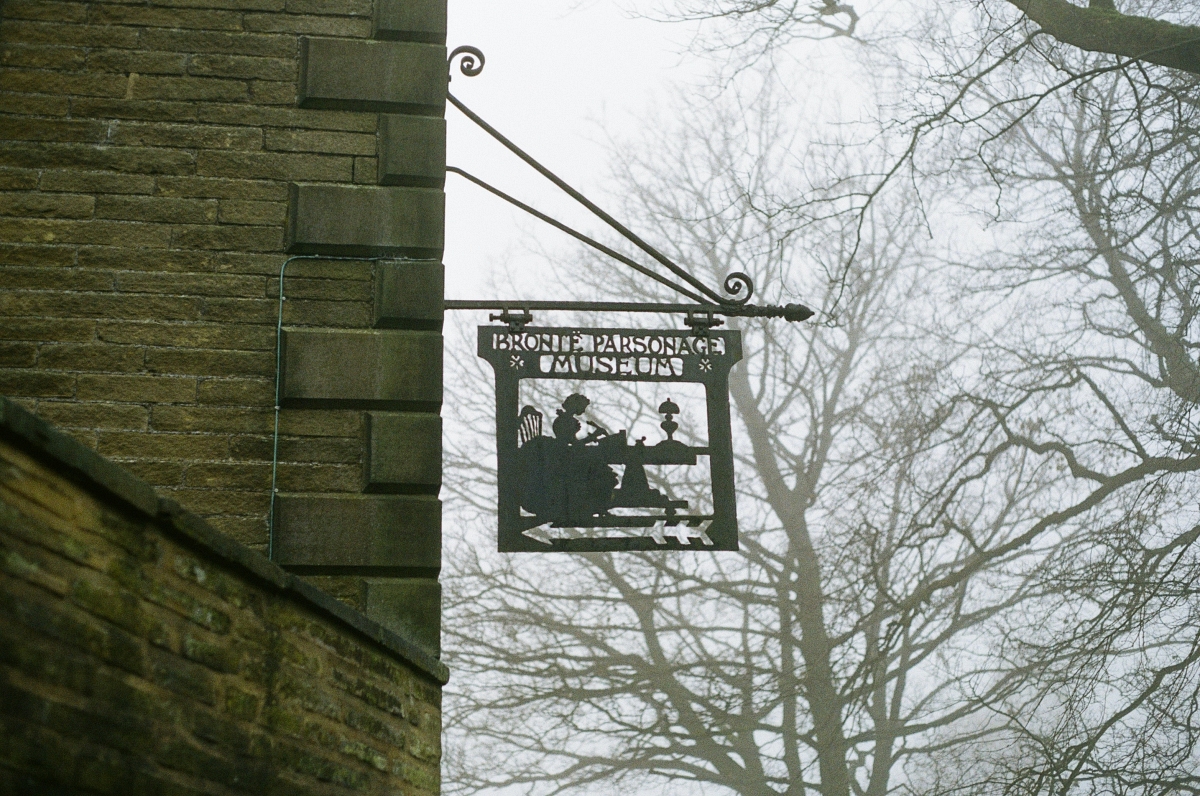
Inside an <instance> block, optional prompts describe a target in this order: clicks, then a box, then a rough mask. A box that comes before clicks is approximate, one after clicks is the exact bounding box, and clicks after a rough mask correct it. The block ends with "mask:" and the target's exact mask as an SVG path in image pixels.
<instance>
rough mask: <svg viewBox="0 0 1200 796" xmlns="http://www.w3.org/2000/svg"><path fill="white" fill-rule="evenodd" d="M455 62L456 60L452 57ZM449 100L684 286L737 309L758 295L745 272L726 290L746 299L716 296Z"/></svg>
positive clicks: (728, 281) (730, 281)
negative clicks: (685, 283) (662, 266)
mask: <svg viewBox="0 0 1200 796" xmlns="http://www.w3.org/2000/svg"><path fill="white" fill-rule="evenodd" d="M451 58H453V56H451ZM481 68H482V65H481ZM446 99H448V100H449V101H450V104H452V105H453V106H454V107H456V108H458V109H459V110H460V111H462V112H463V114H464V115H465V116H466V117H467V118H468V119H470V120H471V121H473V122H475V124H477V125H478V126H479V127H480V128H482V129H483V130H484V132H486V133H487V134H488V135H490V136H491V137H492V138H495V139H496V140H497V141H499V142H500V143H501V144H503V145H504V146H505V147H506V148H507V149H508V150H509V151H510V152H512V153H513V154H514V155H516V156H517V157H519V158H520V159H521V160H523V161H525V163H526V164H528V165H529V166H531V167H532V168H533V169H534V170H536V171H537V172H538V173H539V174H541V175H542V176H543V177H545V178H546V179H548V180H550V182H552V183H554V184H555V185H557V186H558V187H559V188H560V189H561V190H562V191H564V192H565V193H566V194H567V195H568V196H570V197H571V198H572V199H574V200H575V201H577V202H579V203H580V204H581V205H583V206H584V207H586V208H587V209H588V210H590V211H592V213H593V214H595V215H596V216H597V217H599V218H600V219H601V220H602V221H604V223H606V224H608V225H609V226H610V227H612V228H613V229H615V230H616V231H617V232H619V233H621V235H622V236H624V237H625V238H626V239H627V240H629V241H631V242H632V243H633V244H634V245H635V246H637V247H638V248H639V249H641V250H642V251H644V252H645V253H646V254H649V255H650V256H651V257H653V258H654V259H655V260H657V261H658V262H659V263H661V264H662V265H664V266H666V268H667V269H668V270H670V271H671V273H673V274H675V275H676V276H677V277H679V278H680V279H682V280H683V281H684V282H687V283H688V284H689V285H691V286H692V287H693V288H695V289H696V290H698V291H700V292H701V293H702V294H703V295H705V296H707V297H708V298H710V299H712V300H713V301H716V302H718V303H720V304H721V305H723V306H736V305H738V304H741V303H745V302H746V301H747V300H748V299H749V298H750V296H751V295H752V294H753V293H754V283H753V281H751V279H750V277H749V276H747V275H746V274H743V273H741V272H736V273H732V274H730V275H729V276H727V277H726V278H725V285H724V287H725V290H726V291H728V292H729V293H732V294H734V295H737V294H739V293H741V292H742V291H743V290H745V291H746V295H745V296H742V297H741V298H729V297H726V296H722V295H720V294H719V293H716V292H714V291H713V290H711V289H710V288H709V287H708V285H705V284H704V283H703V282H701V281H700V280H699V279H697V278H696V277H694V276H692V275H691V274H690V273H688V272H687V270H686V269H684V268H682V267H680V266H678V265H676V264H675V263H674V262H673V261H672V260H671V259H670V258H668V257H667V256H666V255H665V254H663V253H662V252H660V251H659V250H658V249H656V248H654V247H653V246H651V245H650V244H649V243H647V242H646V241H644V240H642V239H641V238H640V237H638V236H637V235H636V234H634V232H633V230H631V229H629V228H628V227H626V226H625V225H624V224H622V223H621V222H620V221H617V220H616V219H615V218H613V217H612V216H610V215H609V214H608V213H606V212H604V211H603V210H601V209H600V207H599V206H598V205H597V204H596V203H595V202H593V201H592V200H590V199H588V198H587V197H586V196H584V195H583V194H581V193H580V192H579V191H577V190H575V189H574V188H572V187H571V186H570V185H568V184H567V183H566V182H565V181H564V180H562V179H561V178H560V177H559V176H558V175H557V174H555V173H554V172H552V171H550V169H548V168H546V167H545V166H543V165H542V164H541V163H539V162H538V161H537V160H536V159H535V158H534V157H533V156H532V155H530V154H529V153H527V152H526V151H525V150H523V149H521V148H520V147H519V146H517V145H516V144H514V143H513V142H512V141H510V140H509V139H508V138H507V137H505V135H504V134H503V133H501V132H500V131H499V130H497V129H496V128H495V127H492V126H491V125H490V124H488V123H487V122H485V121H484V120H483V119H482V118H481V117H480V116H479V115H478V114H476V113H475V112H474V111H472V110H471V109H470V108H468V107H467V106H466V105H464V104H463V103H462V102H461V101H460V100H459V99H458V98H457V97H455V96H454V95H453V94H451V93H449V92H447V93H446Z"/></svg>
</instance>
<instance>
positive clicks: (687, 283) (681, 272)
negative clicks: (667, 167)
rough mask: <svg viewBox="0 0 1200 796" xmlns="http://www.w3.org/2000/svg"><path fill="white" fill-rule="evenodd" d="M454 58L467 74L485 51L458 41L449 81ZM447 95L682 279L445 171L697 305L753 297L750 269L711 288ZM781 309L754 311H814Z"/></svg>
mask: <svg viewBox="0 0 1200 796" xmlns="http://www.w3.org/2000/svg"><path fill="white" fill-rule="evenodd" d="M455 59H458V61H459V71H460V72H461V73H462V74H463V75H465V76H467V77H474V76H476V75H478V74H480V73H481V72H482V71H483V66H484V63H485V62H486V59H485V58H484V55H483V52H482V51H481V50H479V49H478V48H477V47H471V46H469V45H464V46H461V47H456V48H455V49H454V50H453V51H452V52H451V53H450V57H449V58H448V59H447V63H446V69H447V80H448V81H449V79H450V76H451V73H452V72H453V68H454V62H455ZM446 98H447V99H448V100H449V102H450V104H452V105H454V107H456V108H458V109H459V110H460V111H461V112H462V113H463V115H464V116H466V117H467V118H468V119H470V120H471V121H472V122H474V123H475V124H476V125H477V126H479V127H480V128H481V129H482V130H483V131H484V132H486V133H487V134H488V135H490V136H492V138H494V139H495V140H496V141H498V142H499V143H500V144H502V145H503V146H504V147H505V148H507V149H508V150H509V151H510V152H512V153H513V154H514V155H516V156H517V157H518V158H520V159H521V160H523V161H524V162H525V163H526V164H528V165H529V166H530V167H532V168H533V169H534V170H535V171H537V172H538V173H539V174H541V175H542V176H543V177H545V178H546V179H548V180H550V182H552V183H554V185H556V186H557V187H558V188H559V189H560V190H562V191H563V192H564V193H566V194H567V195H568V196H570V197H571V198H572V199H574V200H575V201H577V202H579V203H580V204H582V205H583V206H584V207H586V208H587V209H588V210H589V211H590V212H591V213H592V214H593V215H595V216H596V217H597V218H599V219H601V220H602V221H604V223H606V224H608V225H609V226H610V227H612V228H613V229H614V230H616V231H617V232H618V233H619V234H620V235H621V236H622V237H624V238H625V239H626V240H628V241H629V242H631V243H632V244H633V245H634V246H636V247H637V248H639V249H641V250H642V251H643V252H645V253H646V254H648V255H649V256H650V257H651V258H653V259H654V260H655V261H657V262H658V263H659V264H660V265H662V266H664V267H665V268H666V269H667V270H668V271H670V272H671V274H673V275H674V277H675V278H677V279H679V280H681V281H682V282H683V284H680V283H679V282H676V281H675V280H674V279H672V278H670V277H667V276H664V275H663V274H660V273H657V272H655V271H653V270H652V269H650V268H647V267H646V266H644V265H642V264H641V263H638V262H636V261H635V260H632V259H630V258H629V257H626V256H625V255H623V254H621V253H619V252H616V251H614V250H613V249H611V248H609V247H607V246H605V245H604V244H602V243H600V242H599V241H596V240H594V239H592V238H590V237H588V236H587V235H584V234H583V233H581V232H578V231H576V230H574V229H572V228H571V227H569V226H567V225H566V224H563V223H562V222H560V221H557V220H556V219H553V218H551V217H550V216H547V215H546V214H544V213H541V212H539V211H537V210H535V209H534V208H532V207H530V206H529V205H527V204H525V203H523V202H521V201H520V200H518V199H515V198H514V197H512V196H510V195H508V194H507V193H505V192H503V191H501V190H499V189H498V188H495V187H494V186H492V185H489V184H488V183H486V182H484V181H483V180H481V179H479V178H478V177H475V176H474V175H471V174H469V173H467V172H466V171H463V170H462V169H459V168H456V167H453V166H448V167H447V168H446V171H447V172H448V173H450V174H457V175H459V176H461V177H463V178H464V179H467V180H469V181H470V182H472V183H474V184H476V185H478V186H480V187H482V188H484V189H485V190H487V191H489V192H490V193H492V194H494V195H496V196H498V197H500V198H501V199H503V200H505V201H506V202H509V203H511V204H513V205H514V206H516V207H518V208H520V209H521V210H523V211H525V212H527V213H529V214H531V215H533V216H534V217H536V218H538V219H540V220H542V221H544V222H546V223H548V224H550V225H552V226H554V227H555V228H557V229H560V230H562V231H564V232H566V233H567V234H569V235H572V236H573V237H575V238H576V239H578V240H580V241H582V242H584V243H586V244H587V245H589V246H591V247H593V248H595V249H596V250H598V251H600V252H603V253H604V254H606V255H608V256H609V257H611V258H613V259H615V260H617V261H618V262H620V263H623V264H624V265H627V266H629V267H631V268H633V269H634V270H636V271H638V272H639V273H641V274H643V275H646V276H648V277H650V278H652V279H654V280H655V281H657V282H659V283H660V284H663V285H665V286H667V287H670V288H671V289H672V290H674V291H676V292H677V293H679V294H680V295H683V296H686V297H687V298H689V299H692V300H693V301H696V302H697V303H698V304H700V305H701V306H705V307H707V305H709V304H710V303H711V304H712V305H713V306H714V308H720V309H723V310H724V309H735V308H739V307H746V306H749V301H750V298H751V296H753V295H754V281H753V280H752V279H751V278H750V276H749V275H748V274H745V273H742V272H740V271H736V272H733V273H730V274H728V275H727V276H726V277H725V279H724V280H723V282H722V289H723V290H724V295H723V294H721V293H718V292H717V291H715V290H713V289H711V288H710V287H708V285H706V284H704V283H703V282H702V281H700V280H699V279H697V278H696V277H695V276H693V275H692V274H691V273H689V272H688V271H687V269H685V268H683V267H682V266H680V265H679V264H677V263H675V262H674V261H673V260H671V259H670V258H669V257H667V256H666V255H664V254H663V253H662V252H660V251H659V250H658V249H657V248H655V247H654V246H652V245H650V244H649V243H647V242H646V241H644V240H642V238H641V237H639V236H638V235H637V234H635V233H634V232H633V231H632V230H630V229H629V228H628V227H626V226H625V225H624V224H622V223H621V222H619V221H617V220H616V219H615V218H613V217H612V216H611V215H609V214H608V213H606V212H605V211H604V210H602V209H601V208H600V207H599V206H598V205H597V204H596V203H595V202H592V201H591V200H590V199H588V198H587V197H586V196H584V195H583V194H581V193H580V192H579V191H577V190H575V189H574V188H573V187H571V186H570V185H568V184H567V183H566V182H565V181H564V180H563V179H562V178H560V177H559V176H558V175H557V174H555V173H554V172H552V171H550V169H548V168H546V167H545V166H544V165H542V164H541V163H540V162H539V161H538V160H536V159H535V158H534V157H532V156H531V155H529V154H528V153H527V152H525V150H523V149H521V148H520V147H519V146H517V145H516V144H515V143H513V142H512V141H511V140H509V139H508V138H507V137H505V136H504V135H503V134H502V133H500V131H498V130H497V129H496V128H494V127H492V126H491V125H490V124H488V123H487V122H486V121H484V119H483V118H482V117H480V116H479V114H477V113H475V112H474V111H472V110H471V109H470V108H468V107H467V106H466V105H465V104H463V102H462V101H460V100H459V99H458V98H457V97H455V96H454V95H453V94H450V93H449V92H447V94H446ZM760 309H763V310H766V309H774V308H767V307H762V308H760ZM779 309H780V310H781V312H780V314H779V315H774V314H765V313H764V314H759V315H758V317H784V318H786V319H787V320H803V319H804V318H807V317H811V316H812V314H813V313H812V311H811V310H809V309H808V308H807V307H801V306H800V305H788V306H787V307H784V308H779ZM805 313H807V314H805ZM801 315H803V318H802V317H799V316H801Z"/></svg>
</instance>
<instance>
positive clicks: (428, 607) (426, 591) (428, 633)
mask: <svg viewBox="0 0 1200 796" xmlns="http://www.w3.org/2000/svg"><path fill="white" fill-rule="evenodd" d="M364 590H365V592H366V594H365V599H364V600H363V602H364V603H365V610H364V613H365V614H366V615H367V618H369V619H373V620H375V621H376V622H378V623H379V624H381V625H383V626H384V627H386V628H388V629H390V630H392V631H394V632H397V633H403V634H405V635H406V636H408V637H409V638H411V639H412V640H413V641H415V642H417V643H418V644H420V645H422V646H423V647H426V648H428V649H429V651H431V652H432V653H433V654H434V655H435V656H437V657H441V654H442V587H441V585H440V584H438V582H437V581H436V580H426V579H422V578H396V579H388V580H375V579H369V580H367V581H366V584H365V589H364Z"/></svg>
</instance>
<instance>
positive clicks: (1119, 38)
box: [672, 0, 1200, 75]
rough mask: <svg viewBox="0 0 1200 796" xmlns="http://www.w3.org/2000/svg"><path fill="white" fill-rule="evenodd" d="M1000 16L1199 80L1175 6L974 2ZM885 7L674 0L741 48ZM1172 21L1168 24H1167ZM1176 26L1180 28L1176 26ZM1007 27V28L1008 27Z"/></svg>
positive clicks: (1198, 29) (1193, 33)
mask: <svg viewBox="0 0 1200 796" xmlns="http://www.w3.org/2000/svg"><path fill="white" fill-rule="evenodd" d="M975 2H976V4H977V5H979V6H980V7H981V8H984V9H987V10H988V11H989V12H991V13H997V14H999V10H1000V9H1002V8H1004V7H1005V6H1007V8H1008V10H1011V11H1014V12H1016V16H1017V17H1018V18H1019V19H1020V20H1021V21H1022V22H1023V23H1024V24H1023V25H1022V28H1023V31H1022V34H1023V35H1024V36H1028V35H1030V34H1039V35H1045V36H1049V37H1052V38H1053V39H1054V40H1056V41H1058V42H1060V43H1062V44H1065V45H1068V46H1070V47H1075V48H1078V49H1080V50H1084V51H1087V52H1094V53H1106V54H1108V55H1114V56H1118V57H1120V58H1125V59H1130V60H1135V61H1142V62H1145V63H1149V64H1157V65H1159V66H1165V67H1168V68H1170V69H1175V70H1179V71H1182V72H1187V73H1189V74H1193V75H1200V26H1197V25H1195V24H1194V23H1193V24H1188V23H1187V22H1186V21H1184V20H1188V19H1191V20H1194V19H1195V17H1194V15H1192V14H1189V13H1188V10H1187V9H1186V8H1181V6H1183V4H1181V3H1163V2H1142V1H1141V0H1124V2H1122V7H1123V8H1129V9H1132V11H1133V13H1128V14H1126V13H1121V11H1120V10H1118V8H1117V6H1116V3H1115V2H1114V0H1088V3H1087V5H1086V6H1082V5H1077V4H1075V3H1072V2H1070V0H1005V1H1004V3H1001V2H998V0H991V1H990V2H980V1H979V0H975ZM892 5H893V4H891V3H882V2H874V3H850V2H840V0H816V1H815V2H814V1H813V0H803V1H801V0H679V2H678V3H677V4H676V5H675V6H674V7H673V9H672V11H673V13H674V14H675V15H678V16H680V17H683V18H686V19H693V20H695V19H721V20H731V21H733V22H735V23H736V24H737V26H738V27H739V28H741V30H742V31H743V33H742V36H743V38H742V42H743V43H745V44H750V43H753V44H754V45H755V46H758V47H763V46H774V45H778V44H782V43H786V42H787V41H790V40H792V39H795V38H834V37H849V38H853V37H856V36H858V35H859V23H860V21H861V20H862V19H863V17H870V16H872V15H873V14H878V15H887V14H888V12H889V10H890V9H889V6H892ZM1172 17H1174V19H1172ZM1181 23H1182V24H1181ZM1008 24H1011V23H1010V22H1009V23H1008Z"/></svg>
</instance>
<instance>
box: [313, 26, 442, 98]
mask: <svg viewBox="0 0 1200 796" xmlns="http://www.w3.org/2000/svg"><path fill="white" fill-rule="evenodd" d="M298 101H299V104H300V107H302V108H321V109H325V110H352V111H375V112H381V113H413V114H422V115H425V116H441V115H442V114H443V113H444V111H445V107H446V48H445V47H441V46H437V45H433V44H418V43H411V42H398V41H370V40H366V39H325V38H310V37H304V38H302V39H301V40H300V86H299V92H298Z"/></svg>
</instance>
